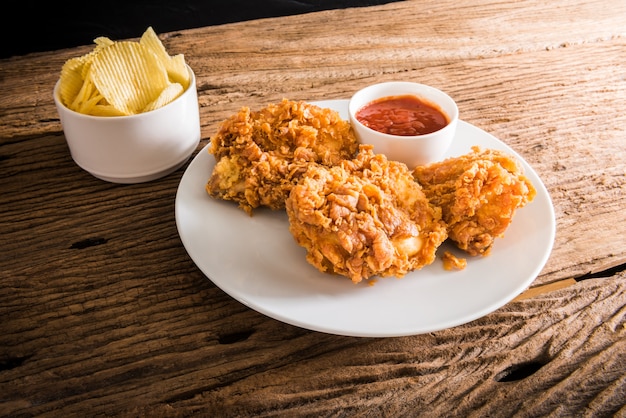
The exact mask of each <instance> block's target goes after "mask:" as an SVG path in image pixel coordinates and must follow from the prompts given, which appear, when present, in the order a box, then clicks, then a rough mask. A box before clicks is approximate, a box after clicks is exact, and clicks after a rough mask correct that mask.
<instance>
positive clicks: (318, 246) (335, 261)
mask: <svg viewBox="0 0 626 418" xmlns="http://www.w3.org/2000/svg"><path fill="white" fill-rule="evenodd" d="M286 210H287V215H288V218H289V229H290V231H291V233H292V234H293V236H294V238H295V240H296V242H297V243H298V244H300V245H301V246H302V247H304V248H306V250H307V260H308V262H309V263H310V264H312V265H313V266H315V267H317V268H318V269H319V270H320V271H322V272H327V273H335V274H338V275H342V276H347V277H349V278H350V279H351V280H352V281H353V282H354V283H358V282H360V281H362V280H364V279H369V278H370V277H372V276H375V275H378V276H381V277H388V276H396V277H402V276H404V275H405V274H406V273H408V272H409V271H412V270H417V269H421V268H422V267H424V266H425V265H428V264H431V263H432V262H433V261H434V260H435V253H436V250H437V248H438V247H439V245H440V244H441V243H442V242H443V241H444V240H445V239H446V236H447V235H446V226H445V224H444V223H443V221H442V220H441V210H440V209H439V208H437V207H434V206H433V205H431V204H430V203H429V202H428V201H427V199H426V197H425V196H424V193H423V192H422V190H421V186H420V185H419V184H418V183H417V182H416V181H415V180H414V179H413V176H412V175H411V171H410V170H409V169H408V168H407V166H406V165H405V164H402V163H399V162H395V161H388V160H387V158H386V157H385V156H384V155H382V154H374V152H373V150H372V147H371V146H369V145H361V146H360V148H359V153H358V154H357V156H356V158H354V159H351V160H344V161H341V162H339V163H338V165H336V166H333V167H325V166H321V165H311V166H309V167H308V169H307V171H306V173H305V174H304V175H303V177H302V179H301V181H300V182H299V183H298V184H297V185H295V186H294V187H293V188H292V190H291V193H290V195H289V197H288V198H287V201H286Z"/></svg>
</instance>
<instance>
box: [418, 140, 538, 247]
mask: <svg viewBox="0 0 626 418" xmlns="http://www.w3.org/2000/svg"><path fill="white" fill-rule="evenodd" d="M413 175H414V177H415V179H416V180H417V181H418V182H419V183H420V184H421V185H422V187H423V189H424V193H425V194H426V196H427V197H428V199H429V200H430V202H431V203H433V204H434V205H436V206H439V207H441V209H442V215H443V220H444V221H445V222H446V224H447V225H448V236H449V238H450V240H452V241H453V242H454V243H455V244H456V245H457V246H458V247H459V248H460V249H462V250H464V251H466V252H467V253H469V254H470V255H487V254H489V252H490V251H491V248H492V246H493V243H494V240H495V239H496V238H498V237H502V236H503V235H504V231H505V230H506V228H507V227H508V226H509V224H510V223H511V220H512V219H513V215H514V214H515V211H516V210H517V209H519V208H521V207H523V206H525V205H526V204H527V203H529V202H531V201H532V200H533V199H534V197H535V195H536V190H535V188H534V187H533V185H532V183H531V182H530V181H529V180H528V178H526V177H525V176H524V174H523V169H522V167H521V165H520V164H519V162H518V161H517V160H516V159H515V158H514V157H512V156H510V155H507V154H506V153H504V152H501V151H497V150H481V149H480V148H479V147H472V152H470V153H468V154H465V155H462V156H459V157H452V158H448V159H446V160H444V161H441V162H436V163H432V164H429V165H426V166H420V167H417V168H415V170H414V171H413Z"/></svg>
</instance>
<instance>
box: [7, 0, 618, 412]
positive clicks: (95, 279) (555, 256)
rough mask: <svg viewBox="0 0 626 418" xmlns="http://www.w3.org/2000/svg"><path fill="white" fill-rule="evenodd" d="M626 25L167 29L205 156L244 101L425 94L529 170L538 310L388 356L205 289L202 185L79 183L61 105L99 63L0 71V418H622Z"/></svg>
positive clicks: (494, 12)
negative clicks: (402, 86) (192, 203)
mask: <svg viewBox="0 0 626 418" xmlns="http://www.w3.org/2000/svg"><path fill="white" fill-rule="evenodd" d="M625 22H626V3H625V2H622V1H611V0H595V1H594V0H590V1H576V0H555V1H553V2H544V1H535V0H530V1H524V2H501V1H497V2H496V1H492V0H468V1H464V2H457V1H451V0H437V1H435V0H424V1H417V0H415V1H400V2H396V3H390V4H387V5H383V6H373V7H367V8H355V9H345V10H332V11H324V12H317V13H311V14H306V15H300V16H291V17H281V18H271V19H263V20H256V21H250V22H244V23H235V24H228V25H222V26H215V27H204V28H199V29H193V30H186V31H180V32H171V33H164V34H160V35H161V37H162V39H163V42H164V44H165V45H166V47H167V48H168V50H169V51H170V52H172V53H184V54H185V56H186V58H187V61H188V63H189V64H190V65H191V67H192V68H193V69H194V70H195V72H196V75H197V77H198V95H199V103H200V106H201V108H200V112H201V124H202V141H201V143H200V145H199V146H198V149H197V151H196V152H199V151H200V150H201V149H202V147H204V146H205V145H206V144H207V142H208V141H209V138H210V136H211V135H212V134H213V133H214V132H215V130H216V128H217V125H218V123H219V122H221V121H222V120H223V119H225V118H226V117H228V116H230V115H231V114H232V113H234V112H236V111H237V110H239V108H240V107H241V106H249V107H251V108H260V107H262V106H265V105H266V104H268V103H271V102H276V101H279V100H280V99H282V98H289V99H293V100H300V99H302V100H322V99H340V98H349V97H350V95H351V94H352V93H353V92H354V91H356V90H357V89H359V88H360V87H362V86H365V85H367V84H371V83H375V82H380V81H386V80H412V81H419V82H422V83H426V84H430V85H433V86H436V87H439V88H441V89H443V90H445V91H447V92H448V93H449V94H450V95H451V96H453V97H454V98H455V99H456V100H457V102H458V105H459V108H460V113H461V118H462V119H463V120H465V121H467V122H469V123H471V124H473V125H475V126H477V127H479V128H482V129H484V130H485V131H487V132H489V133H491V134H493V135H495V136H496V137H497V138H499V139H500V140H501V141H503V142H505V143H506V144H508V145H510V146H511V147H513V149H515V150H516V151H517V152H518V153H519V154H520V155H521V156H523V158H524V159H525V160H526V161H527V162H528V163H529V164H530V165H531V166H532V167H533V168H534V169H535V170H536V172H537V173H538V174H539V176H540V177H541V179H542V180H543V181H544V183H545V185H546V186H547V188H548V190H549V193H550V195H551V198H552V201H553V204H554V208H555V212H556V226H557V233H556V240H555V242H554V248H553V250H552V253H551V256H550V258H549V259H548V261H547V263H546V264H545V267H544V268H543V270H542V271H541V273H540V274H539V275H538V277H536V279H535V280H534V281H533V283H532V285H531V289H530V291H529V292H530V293H526V294H522V295H521V296H520V297H518V298H516V299H515V300H512V301H511V302H509V303H507V304H506V305H505V306H503V307H501V308H499V309H497V310H496V311H494V312H492V313H490V314H488V315H486V316H484V317H481V318H480V319H477V320H475V321H472V322H470V323H466V324H464V325H459V326H456V327H453V328H449V329H445V330H441V331H437V332H432V333H427V334H421V335H415V336H406V337H394V338H362V337H346V336H338V335H332V334H326V333H320V332H314V331H310V330H307V329H302V328H299V327H296V326H292V325H288V324H285V323H283V322H280V321H277V320H274V319H271V318H268V317H266V316H264V315H262V314H260V313H258V312H256V311H254V310H252V309H250V308H248V307H246V306H245V305H243V304H241V303H239V302H237V301H236V300H234V299H233V298H232V297H230V296H229V295H227V294H226V293H224V292H223V291H222V290H221V289H220V288H218V287H217V286H215V285H214V284H212V282H211V281H210V280H209V279H207V278H206V277H205V276H204V275H203V273H202V272H201V271H200V270H199V269H198V268H197V267H196V265H195V264H194V262H193V261H192V260H191V259H190V257H189V256H188V255H187V252H186V250H185V248H184V246H183V245H182V243H181V240H180V238H179V235H178V232H177V228H176V223H175V219H174V203H175V197H176V191H177V186H178V185H179V182H180V180H181V177H182V175H183V173H184V172H185V169H186V166H185V167H183V168H181V169H180V170H178V171H176V172H175V173H173V174H171V175H169V176H167V177H165V178H162V179H160V180H157V181H153V182H149V183H143V184H136V185H125V186H123V185H117V184H112V183H107V182H104V181H101V180H98V179H96V178H94V177H92V176H91V175H89V174H88V173H86V172H85V171H83V170H81V169H80V168H79V167H78V166H77V165H76V164H74V162H73V160H72V159H71V157H70V154H69V151H68V149H67V146H66V143H65V138H64V136H63V132H62V129H61V125H60V122H59V118H58V115H57V113H56V110H55V108H54V104H53V100H52V88H53V86H54V83H55V82H56V80H57V77H58V75H59V71H60V68H61V66H62V64H63V63H64V62H65V60H67V59H68V58H70V57H73V56H77V55H81V54H84V53H86V52H87V51H89V50H90V49H91V46H90V45H89V46H84V47H77V48H71V49H66V50H59V51H54V52H49V53H36V54H30V55H26V56H20V57H14V58H10V59H4V60H0V91H1V92H2V94H0V104H1V107H0V108H1V113H0V121H1V123H0V141H1V142H0V144H1V148H0V167H1V174H0V186H1V189H0V191H1V194H0V196H1V197H0V202H1V205H2V206H1V207H2V217H1V218H0V219H1V220H0V225H1V229H0V244H1V250H2V251H1V255H0V317H1V322H0V394H1V395H0V415H2V416H13V417H27V416H55V417H57V416H84V414H85V413H88V415H90V416H104V415H106V416H191V415H200V416H238V417H240V416H311V417H313V416H315V417H318V416H367V417H370V416H371V417H378V416H420V415H423V416H491V417H495V416H511V415H515V416H547V415H549V416H613V415H616V416H626V407H625V406H624V405H625V403H626V401H625V400H626V275H625V274H624V265H625V263H626V214H625V213H626V212H625V209H626V193H625V191H626V165H625V163H624V161H625V159H626V142H625V140H626V139H625V135H626V25H625ZM13 41H16V40H11V39H5V40H4V42H13ZM520 257H524V254H520ZM502 280H506V277H502Z"/></svg>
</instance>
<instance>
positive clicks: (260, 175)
mask: <svg viewBox="0 0 626 418" xmlns="http://www.w3.org/2000/svg"><path fill="white" fill-rule="evenodd" d="M357 147H358V145H357V140H356V138H355V136H354V133H353V132H352V130H351V128H350V124H349V123H348V122H346V121H344V120H343V119H341V117H340V116H339V113H338V112H336V111H334V110H332V109H324V108H320V107H318V106H315V105H312V104H309V103H306V102H294V101H289V100H286V99H285V100H283V101H281V102H280V103H276V104H270V105H268V106H266V107H265V108H263V109H261V110H259V111H256V112H252V111H251V110H250V109H249V108H247V107H244V108H242V109H241V110H240V111H239V112H238V113H236V114H234V115H233V116H231V117H230V118H229V119H227V120H225V121H224V122H223V123H222V124H221V125H220V127H219V129H218V132H217V133H216V134H215V135H214V136H213V137H212V138H211V144H210V146H209V153H211V154H213V155H214V157H215V159H216V165H215V167H214V169H213V172H212V174H211V177H210V178H209V180H208V182H207V184H206V191H207V193H208V194H209V195H210V196H212V197H215V198H219V199H224V200H232V201H235V202H237V203H238V204H239V207H240V208H242V209H243V210H245V211H246V212H248V214H252V210H253V209H255V208H258V207H261V206H265V207H269V208H271V209H283V208H284V206H285V199H286V198H287V196H288V195H289V192H290V191H291V188H292V187H293V185H294V184H295V183H296V182H297V181H298V179H299V178H300V177H301V175H302V174H303V173H304V172H305V171H306V170H307V167H308V166H309V165H311V164H322V165H328V166H330V165H334V164H336V163H338V162H339V161H340V160H342V159H345V158H352V157H353V156H354V154H355V153H356V151H357Z"/></svg>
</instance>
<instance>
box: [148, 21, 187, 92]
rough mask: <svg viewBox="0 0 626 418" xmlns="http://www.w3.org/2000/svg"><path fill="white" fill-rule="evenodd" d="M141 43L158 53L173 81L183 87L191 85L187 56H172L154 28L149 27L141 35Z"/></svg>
mask: <svg viewBox="0 0 626 418" xmlns="http://www.w3.org/2000/svg"><path fill="white" fill-rule="evenodd" d="M139 43H141V44H142V45H145V46H146V48H148V49H150V50H151V51H152V52H154V53H155V54H156V56H157V57H158V58H159V60H161V62H162V63H163V64H164V65H165V69H166V70H167V74H168V76H169V78H170V80H171V81H172V82H174V83H179V84H180V85H182V86H183V89H187V87H189V81H190V80H189V71H187V65H185V57H184V56H183V55H182V54H178V55H175V56H173V57H170V55H169V54H168V53H167V51H166V50H165V47H164V46H163V43H161V40H160V39H159V37H158V36H157V34H156V32H155V31H154V29H152V28H151V27H149V28H148V29H147V30H146V31H145V32H144V33H143V35H142V36H141V40H140V41H139Z"/></svg>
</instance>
